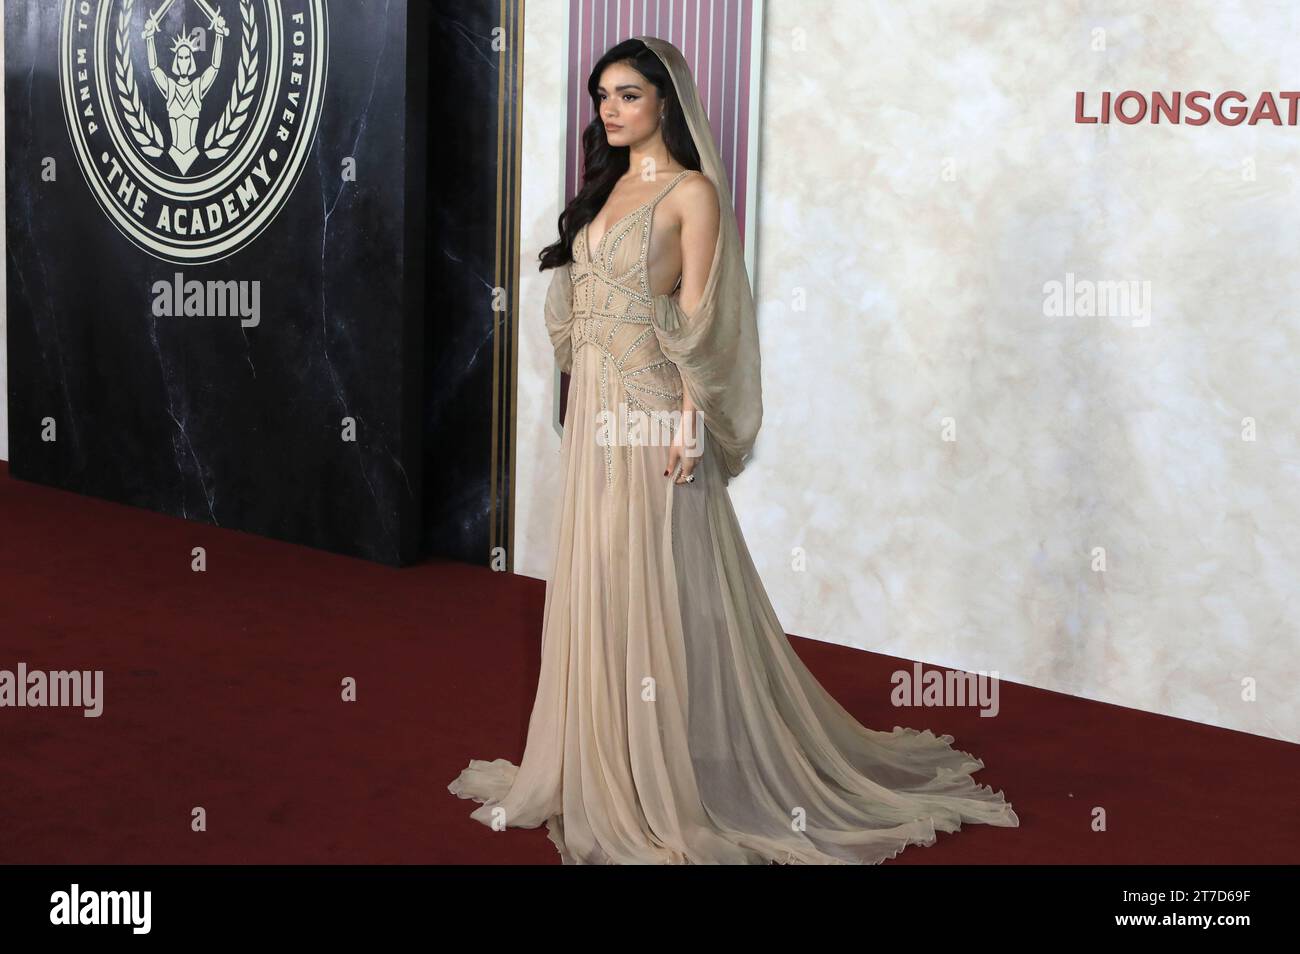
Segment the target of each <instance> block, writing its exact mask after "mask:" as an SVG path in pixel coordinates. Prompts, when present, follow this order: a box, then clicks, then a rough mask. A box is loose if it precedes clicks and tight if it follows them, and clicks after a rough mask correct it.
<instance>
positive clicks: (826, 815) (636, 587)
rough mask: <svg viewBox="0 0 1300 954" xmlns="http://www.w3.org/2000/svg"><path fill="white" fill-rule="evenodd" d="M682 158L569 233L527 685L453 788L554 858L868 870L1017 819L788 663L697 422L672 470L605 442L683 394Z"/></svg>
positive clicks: (947, 758) (792, 660) (642, 450)
mask: <svg viewBox="0 0 1300 954" xmlns="http://www.w3.org/2000/svg"><path fill="white" fill-rule="evenodd" d="M692 174H695V175H698V174H699V173H693V172H683V173H680V174H679V175H677V176H676V177H674V178H673V179H672V180H671V181H670V182H669V183H668V184H667V185H666V186H665V187H664V188H663V189H661V190H660V191H659V193H658V194H657V195H656V196H655V198H654V199H653V200H652V201H651V202H649V203H647V204H646V205H644V206H642V207H641V208H639V209H637V210H635V211H633V212H632V213H629V214H628V215H627V216H625V217H624V218H623V219H622V220H620V221H618V222H616V223H614V224H613V225H612V226H611V227H609V229H608V230H607V231H606V234H605V235H604V236H603V237H602V238H601V240H600V242H599V246H598V248H596V249H589V246H588V242H587V229H586V228H585V227H584V228H583V229H581V230H580V231H579V233H578V237H577V240H576V241H575V243H574V261H573V263H572V264H571V265H568V266H565V267H563V268H561V269H557V270H556V274H555V276H554V279H553V283H552V286H551V292H550V294H549V295H548V301H547V308H546V322H547V330H548V332H549V333H550V336H551V340H552V342H553V344H554V345H555V351H556V356H557V359H558V360H559V361H560V364H561V367H562V368H564V369H566V370H570V369H571V372H572V380H571V381H570V387H569V400H568V408H567V413H566V415H565V426H564V437H563V440H562V447H561V455H562V459H563V466H564V478H563V494H564V496H563V503H562V506H561V508H560V510H561V512H560V514H559V516H558V532H557V535H558V540H557V543H556V549H555V559H554V563H553V565H552V571H551V575H550V579H549V581H548V582H547V587H546V603H545V610H544V614H543V615H544V619H543V627H542V647H541V649H542V662H541V674H540V678H539V681H538V686H537V696H536V700H535V702H534V704H533V711H532V716H531V721H530V723H529V726H528V737H527V742H526V746H525V750H524V755H523V759H522V761H521V763H520V764H519V766H518V767H516V766H515V765H514V764H513V763H512V762H509V761H507V760H506V759H501V758H499V759H496V760H494V761H485V760H480V759H473V760H471V761H470V763H469V767H468V768H466V769H465V770H464V771H462V772H461V773H460V775H459V777H458V778H456V780H455V781H453V782H452V783H451V785H450V786H448V787H449V789H450V791H451V792H453V793H454V794H456V795H459V796H460V797H462V798H471V799H475V800H477V801H479V802H482V803H483V804H482V805H481V806H480V807H479V808H477V809H476V810H475V811H474V812H473V813H472V815H471V817H473V818H475V819H477V820H479V821H481V822H483V823H484V824H486V825H489V826H495V827H498V828H501V827H506V826H509V827H523V828H534V827H537V826H539V825H541V824H543V823H545V824H546V825H547V827H548V829H549V832H550V837H551V840H552V841H553V842H554V843H555V845H556V847H557V848H558V849H559V852H560V856H561V858H562V860H563V862H564V863H566V864H763V863H771V862H782V863H807V864H845V863H848V864H874V863H878V862H880V861H883V860H885V859H886V858H892V857H894V856H895V855H897V854H898V853H899V852H900V851H901V850H902V849H903V848H905V847H906V846H907V845H910V844H916V845H930V844H932V843H934V841H935V840H936V832H939V831H943V832H953V831H956V830H957V829H959V828H960V827H961V823H963V822H982V823H986V824H990V825H1000V826H1007V827H1015V826H1017V825H1019V820H1018V819H1017V818H1016V814H1015V812H1014V811H1012V808H1011V805H1010V804H1009V803H1008V802H1007V801H1006V800H1005V799H1004V798H1003V795H1002V793H1001V792H997V793H994V792H993V790H992V789H991V788H989V787H988V786H982V785H978V784H976V783H975V782H974V780H973V779H972V778H971V774H970V773H972V772H974V771H976V770H978V769H981V768H983V767H984V766H983V763H982V762H981V761H980V760H978V759H976V758H974V757H973V756H971V755H969V754H968V753H966V752H962V751H959V750H956V749H953V748H952V746H951V744H950V743H951V742H952V741H953V738H952V736H950V735H940V736H935V735H934V734H933V733H932V732H931V731H930V730H928V729H927V730H925V731H924V732H918V731H916V730H914V729H906V728H902V727H898V726H896V727H895V728H894V730H893V731H892V732H877V731H873V730H871V729H867V728H864V727H863V726H861V725H860V724H858V722H857V721H856V720H855V719H854V718H853V717H852V716H851V715H850V714H849V713H848V712H847V711H845V710H844V709H843V708H842V707H841V706H840V705H839V704H838V703H837V702H836V701H835V700H834V699H833V698H832V697H831V696H830V695H829V694H828V693H827V692H826V690H825V689H823V688H822V686H821V685H820V684H819V683H818V682H817V680H816V679H814V678H813V676H812V675H811V674H810V673H809V671H808V670H807V669H806V668H805V667H804V665H803V663H802V662H800V660H799V657H798V656H796V655H795V653H794V651H793V650H792V649H791V647H790V644H789V641H788V640H787V638H786V636H785V633H784V630H783V629H782V627H781V624H780V622H778V620H777V618H776V615H775V613H774V612H773V610H772V606H771V604H770V603H769V601H768V598H767V595H766V593H765V592H764V589H763V585H762V583H761V581H760V580H759V576H758V573H757V571H756V570H755V568H754V564H753V562H752V561H751V559H750V556H749V552H748V550H747V549H746V546H745V541H744V539H743V537H742V536H741V532H740V526H739V524H738V523H737V521H736V516H735V513H734V512H733V511H732V507H731V500H730V497H729V495H728V492H727V489H726V481H725V480H723V479H722V474H721V472H720V470H719V466H718V459H717V457H716V455H715V453H714V452H713V450H712V448H711V446H710V442H709V437H708V433H707V430H706V431H705V432H704V434H703V441H702V443H703V455H702V456H701V458H700V460H699V463H698V464H697V466H696V469H695V475H696V480H695V482H694V483H693V484H685V485H679V484H677V483H675V482H674V481H673V480H671V479H670V478H668V477H665V476H664V473H663V472H664V467H665V460H666V451H665V448H664V447H663V446H645V445H641V446H637V445H636V444H635V442H634V441H633V440H632V439H630V438H628V439H627V442H626V444H625V446H602V445H601V443H600V442H599V441H598V440H597V432H598V430H597V425H596V422H597V421H598V412H600V411H601V410H609V411H610V412H611V413H615V414H616V413H617V409H618V406H619V404H620V402H623V403H624V404H625V405H626V406H627V407H628V408H635V409H640V410H643V411H645V412H647V414H648V413H649V412H651V411H653V410H660V411H671V410H673V409H676V408H680V398H681V393H682V383H681V377H680V375H679V374H678V371H677V369H676V366H675V365H674V364H673V362H671V361H669V360H668V359H667V358H665V357H664V354H663V352H662V351H661V350H660V347H659V344H658V341H657V338H656V335H655V333H654V328H653V327H652V324H651V315H652V314H653V311H652V308H653V297H654V296H653V295H652V294H651V291H650V287H649V276H648V269H647V264H646V262H647V252H648V250H649V247H650V235H651V227H652V223H653V211H654V207H655V206H656V205H657V204H658V202H659V201H660V199H662V198H663V196H664V195H665V194H667V192H668V191H669V190H670V189H672V188H673V187H674V186H675V185H676V184H677V183H678V182H680V181H681V180H682V179H683V178H684V177H685V176H687V175H692ZM614 436H615V438H617V437H618V433H617V432H615V435H614Z"/></svg>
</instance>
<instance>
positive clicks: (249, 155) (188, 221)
mask: <svg viewBox="0 0 1300 954" xmlns="http://www.w3.org/2000/svg"><path fill="white" fill-rule="evenodd" d="M325 6H326V0H64V9H63V25H62V32H61V34H60V51H59V53H60V60H59V79H60V85H61V92H62V101H63V113H64V118H65V119H66V120H67V123H68V131H69V133H70V134H71V136H72V142H73V145H74V146H75V147H76V153H77V162H78V164H79V165H80V166H81V171H82V172H83V173H84V174H85V176H86V181H87V182H88V183H89V184H90V190H91V192H93V193H94V195H95V198H96V200H98V202H99V204H100V206H101V207H102V208H103V209H104V211H105V212H107V213H108V217H109V218H110V219H111V220H112V221H113V223H114V224H115V225H116V226H117V227H118V228H119V229H120V230H121V231H122V233H123V234H124V235H126V237H127V238H129V239H130V240H131V241H132V242H134V243H135V244H136V245H138V246H140V247H141V248H142V249H144V250H145V251H147V252H149V253H150V254H152V255H154V256H157V257H158V258H161V259H164V260H166V261H169V262H212V261H216V260H217V259H221V258H225V257H226V256H228V255H231V254H233V253H234V252H236V251H238V250H239V249H241V248H243V247H244V246H245V245H247V244H248V243H249V242H251V241H253V240H254V239H255V238H257V236H258V235H259V234H261V232H262V230H263V229H265V228H266V227H267V225H269V224H270V223H271V221H272V220H273V219H274V218H275V216H276V214H277V213H278V212H279V211H280V209H281V208H282V207H283V206H284V204H285V202H286V201H287V200H288V198H289V195H290V194H291V193H292V192H293V187H294V185H295V183H296V182H297V181H298V176H299V174H300V173H301V172H302V167H303V164H304V162H305V160H306V157H307V153H308V152H309V151H310V149H311V145H312V142H313V140H314V139H315V136H316V127H317V124H318V121H319V119H320V111H321V101H322V98H323V96H324V92H325V76H326V72H327V68H328V63H329V22H328V17H327V14H326V11H325Z"/></svg>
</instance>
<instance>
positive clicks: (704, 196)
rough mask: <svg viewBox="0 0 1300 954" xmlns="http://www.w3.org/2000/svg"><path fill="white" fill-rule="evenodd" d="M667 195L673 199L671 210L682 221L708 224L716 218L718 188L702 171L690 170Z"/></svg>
mask: <svg viewBox="0 0 1300 954" xmlns="http://www.w3.org/2000/svg"><path fill="white" fill-rule="evenodd" d="M668 197H669V198H670V199H672V200H673V201H672V205H673V212H674V213H676V216H677V217H678V218H679V219H680V220H681V221H683V222H687V221H689V222H691V223H692V224H695V223H696V222H698V223H700V224H701V225H709V224H711V223H714V222H716V221H717V219H718V190H717V188H716V187H715V186H714V185H713V180H712V179H710V178H709V177H708V176H706V175H705V174H704V173H702V172H697V171H695V170H692V171H691V174H690V175H688V176H687V177H686V178H685V179H683V180H682V181H681V182H679V183H677V186H676V187H675V188H674V189H673V191H672V192H670V193H669V195H668Z"/></svg>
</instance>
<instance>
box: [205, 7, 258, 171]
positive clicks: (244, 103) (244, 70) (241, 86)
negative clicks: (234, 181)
mask: <svg viewBox="0 0 1300 954" xmlns="http://www.w3.org/2000/svg"><path fill="white" fill-rule="evenodd" d="M239 9H240V12H241V13H243V15H244V30H243V43H242V44H241V45H240V50H239V75H238V76H237V77H236V78H235V85H234V86H233V87H231V90H230V101H229V102H227V103H226V108H225V109H224V110H222V113H221V118H220V119H218V120H217V122H216V124H215V125H213V126H210V127H208V134H207V135H206V136H204V137H203V150H204V152H206V153H207V155H208V158H209V159H220V158H221V157H222V156H224V155H225V154H226V153H228V152H230V147H231V145H232V144H233V143H234V142H235V140H236V139H238V138H239V130H240V129H241V128H242V127H243V125H244V123H246V122H247V121H248V110H249V108H250V107H251V106H252V105H253V94H254V93H256V92H257V23H256V21H255V19H254V17H253V4H252V0H240V3H239ZM214 141H215V142H216V146H213V145H212V144H213V142H214Z"/></svg>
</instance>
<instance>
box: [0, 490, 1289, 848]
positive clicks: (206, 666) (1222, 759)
mask: <svg viewBox="0 0 1300 954" xmlns="http://www.w3.org/2000/svg"><path fill="white" fill-rule="evenodd" d="M196 546H202V547H205V548H206V550H207V572H206V573H195V572H192V571H191V569H190V561H191V557H190V551H191V549H192V548H193V547H196ZM543 597H544V584H543V583H542V582H541V581H539V580H533V579H528V578H524V577H518V576H507V575H504V574H497V573H493V572H491V571H489V570H486V569H480V568H477V567H471V566H465V565H461V564H455V563H445V562H437V563H429V564H425V565H422V566H419V567H413V568H408V569H405V570H395V569H390V568H387V567H382V566H378V565H374V564H370V563H367V562H364V561H361V560H354V559H350V558H347V557H340V556H334V555H332V554H328V553H324V552H321V551H316V550H311V549H307V548H304V547H298V546H294V545H290V544H285V543H278V542H274V541H270V540H265V539H262V538H260V537H255V536H251V535H248V534H244V533H240V532H237V531H229V530H221V529H216V528H211V527H208V526H205V525H202V524H197V523H189V522H187V521H184V520H179V519H175V518H172V517H166V516H161V515H158V514H155V513H151V512H149V511H145V510H140V509H136V508H133V507H128V506H123V505H119V504H114V503H108V502H104V501H99V500H93V499H89V498H85V497H80V496H77V495H75V494H70V493H65V492H63V491H58V490H50V489H47V488H44V487H39V486H35V485H32V484H28V483H25V482H23V481H19V480H14V479H12V478H10V477H9V474H8V469H7V467H6V466H5V465H3V464H0V669H7V670H10V671H14V670H16V668H17V666H18V664H19V663H20V662H23V663H26V664H27V666H28V668H29V669H42V670H61V669H80V670H96V669H101V670H103V671H104V712H103V715H102V716H100V717H99V718H97V719H89V718H84V717H83V716H82V713H81V710H79V709H50V708H45V709H31V708H24V709H14V708H3V709H0V753H2V758H0V818H2V819H4V824H3V825H0V863H6V864H14V863H76V864H90V863H132V864H134V863H197V862H210V863H240V862H248V863H277V864H283V863H332V862H349V863H417V864H424V863H496V862H510V863H544V864H557V863H558V860H559V859H558V855H557V854H556V851H555V848H554V846H553V845H552V844H551V843H550V841H549V840H548V839H547V837H546V834H545V831H544V830H542V829H539V830H533V831H521V830H519V829H511V830H509V831H506V832H493V831H491V830H490V829H488V828H486V827H484V826H483V825H480V824H479V823H478V822H476V821H473V820H471V819H470V818H469V817H468V815H469V812H470V811H471V810H472V809H473V808H475V807H476V803H474V802H469V801H463V800H461V799H458V798H456V797H455V796H453V795H451V794H450V793H449V792H448V791H447V783H448V782H450V781H451V780H452V778H454V777H455V776H456V774H457V773H458V772H459V771H460V770H461V769H462V768H463V767H464V766H465V764H466V763H467V762H468V760H469V759H470V758H471V757H475V758H496V757H499V756H500V757H505V758H509V759H511V760H512V761H516V762H517V761H518V759H519V756H520V754H521V752H522V748H523V740H524V733H525V729H526V727H527V722H528V715H529V712H530V708H531V705H532V694H533V690H534V688H535V685H536V678H537V668H538V655H539V652H540V646H539V632H540V626H541V617H542V603H543ZM794 644H795V646H796V648H797V649H798V651H799V653H800V654H801V655H802V656H803V658H804V659H805V660H806V661H807V662H808V664H809V666H810V667H811V668H812V669H813V671H814V672H815V673H816V674H817V675H818V677H819V678H821V679H822V680H823V681H824V683H825V684H826V686H827V688H828V689H830V690H831V692H833V693H834V694H835V696H836V697H837V698H838V699H839V700H840V701H841V702H842V703H843V704H844V705H845V707H846V708H848V709H849V710H850V711H851V712H853V713H854V714H855V715H856V716H858V718H859V719H861V720H862V721H863V722H864V723H866V724H867V725H870V726H873V727H875V728H880V729H889V728H891V727H892V726H893V725H895V724H901V725H911V726H914V727H916V728H931V729H933V730H934V731H935V732H936V733H939V732H949V733H951V734H952V735H954V736H956V745H957V747H958V748H961V749H965V750H967V751H970V752H973V753H975V754H976V755H977V756H979V757H980V758H982V759H983V760H984V762H985V764H986V765H987V766H988V767H987V768H986V769H985V770H984V771H982V772H980V773H979V774H978V775H977V776H976V777H977V779H979V781H981V782H982V783H984V784H987V785H992V786H993V787H994V788H995V789H998V788H1000V789H1004V790H1005V791H1006V793H1007V797H1008V799H1009V800H1010V801H1011V802H1012V804H1013V805H1014V806H1015V809H1016V813H1017V814H1018V815H1019V816H1020V823H1021V827H1020V828H1019V829H1004V828H989V827H986V826H982V825H974V826H970V825H968V826H966V828H965V829H963V830H962V831H961V832H958V833H955V834H942V833H941V834H940V835H939V840H938V842H937V844H935V845H934V846H932V847H928V848H926V847H920V846H914V847H911V848H908V849H907V850H906V851H904V852H903V853H902V854H901V855H900V856H899V857H898V859H896V860H895V861H892V862H889V864H969V863H986V862H987V863H1009V864H1015V863H1049V864H1050V863H1084V864H1090V863H1101V862H1115V863H1155V864H1173V863H1251V862H1254V863H1287V862H1294V861H1295V860H1296V859H1297V858H1300V832H1298V825H1297V822H1296V819H1295V796H1296V782H1297V780H1300V748H1298V747H1297V746H1294V745H1290V744H1287V743H1283V742H1276V741H1271V740H1267V739H1262V738H1259V737H1257V736H1252V735H1247V734H1243V733H1240V732H1231V731H1228V730H1224V729H1216V728H1211V727H1207V726H1203V725H1198V724H1196V723H1191V722H1184V721H1180V720H1177V719H1170V718H1166V717H1162V716H1156V715H1150V714H1148V713H1143V712H1138V711H1134V710H1131V709H1123V708H1119V707H1115V706H1108V705H1103V704H1099V703H1093V702H1087V701H1082V700H1077V699H1072V698H1070V697H1067V696H1062V695H1058V694H1055V693H1050V692H1044V691H1041V690H1036V689H1028V688H1024V687H1021V686H1014V685H1010V684H1007V683H1003V684H1002V686H1001V714H1000V716H999V717H998V718H996V719H981V718H979V716H978V712H977V711H976V710H975V709H973V708H971V709H964V710H954V709H945V710H938V709H895V708H893V707H891V706H890V705H889V704H888V690H889V687H890V686H889V674H890V673H891V672H893V671H894V670H895V669H897V668H899V667H900V666H909V665H910V664H908V663H906V662H904V661H902V660H897V659H894V658H891V657H886V656H877V655H873V654H867V653H862V652H858V651H854V650H850V649H844V648H841V647H838V646H832V645H829V644H825V643H820V642H815V641H811V640H802V639H796V640H795V641H794ZM347 677H352V678H354V679H355V680H356V683H357V700H358V701H356V702H355V703H349V702H344V701H342V699H341V692H342V681H343V680H344V679H345V678H347ZM196 806H201V807H202V808H203V809H205V810H206V817H207V830H206V831H205V832H197V833H196V832H193V831H191V812H192V811H193V809H194V808H195V807H196ZM1097 807H1100V808H1103V809H1105V812H1106V822H1107V828H1108V830H1107V831H1105V832H1094V831H1093V830H1092V821H1093V811H1094V809H1095V808H1097Z"/></svg>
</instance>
